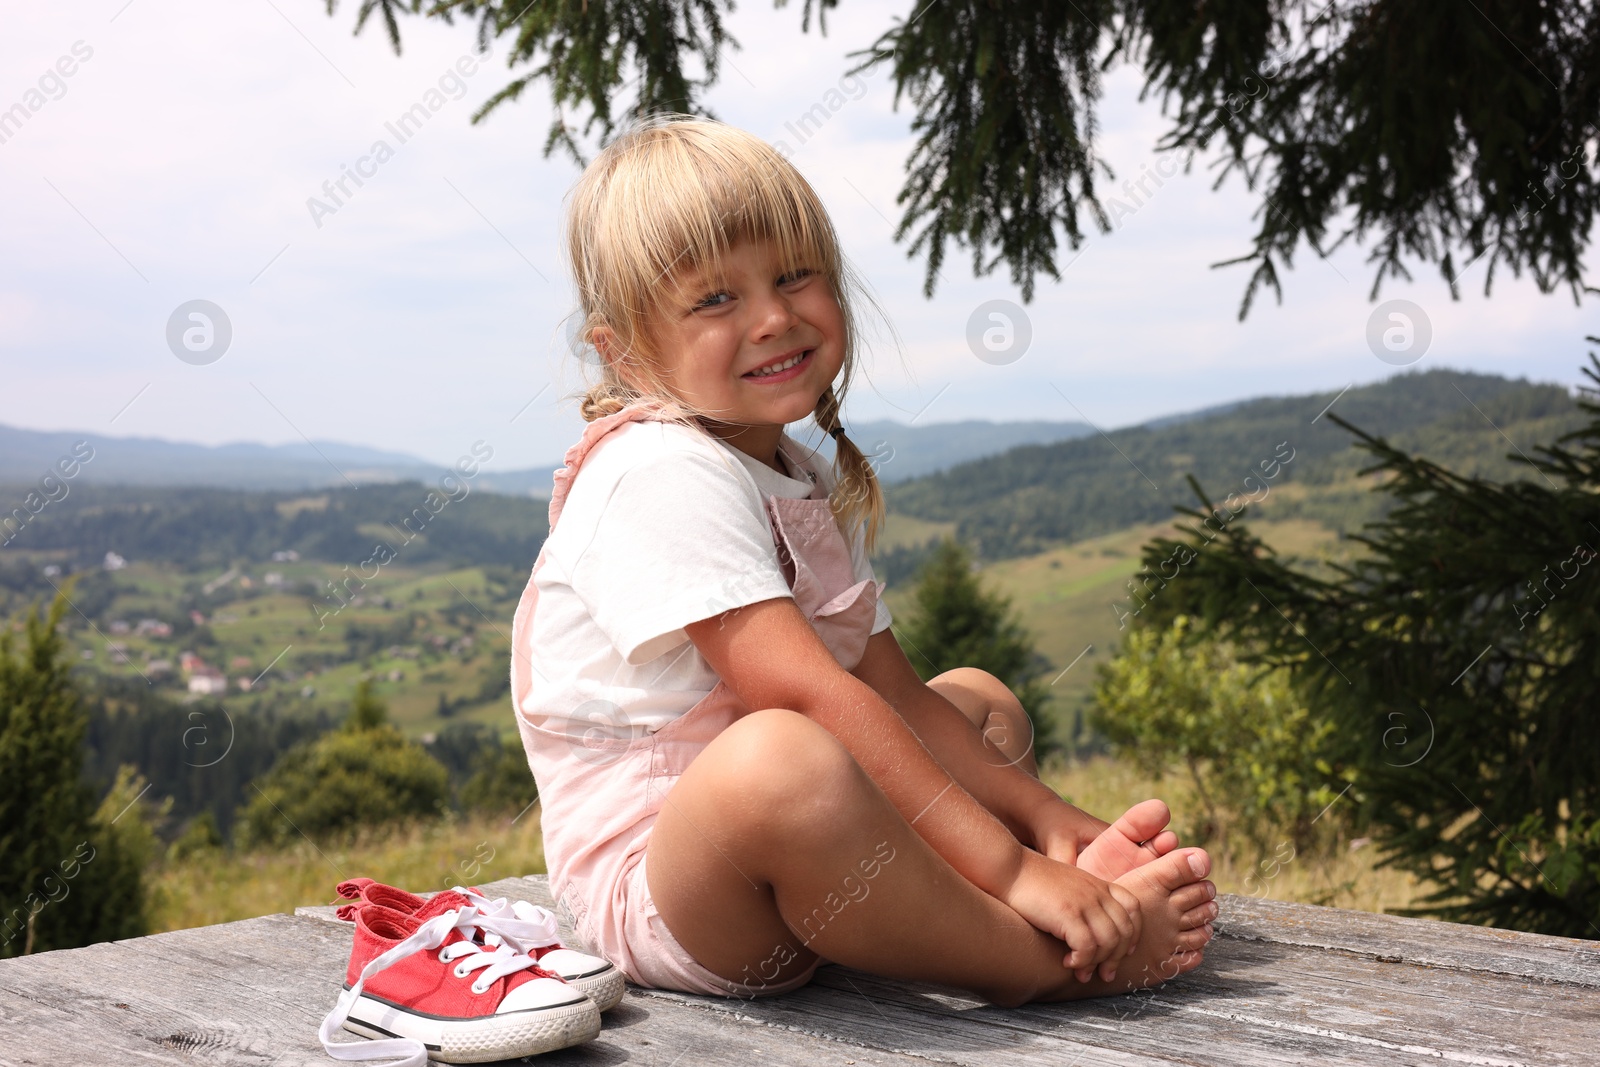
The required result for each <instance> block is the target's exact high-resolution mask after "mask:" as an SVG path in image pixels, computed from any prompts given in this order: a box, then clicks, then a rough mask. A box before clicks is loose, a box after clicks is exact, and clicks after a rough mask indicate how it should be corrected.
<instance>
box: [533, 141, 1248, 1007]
mask: <svg viewBox="0 0 1600 1067" xmlns="http://www.w3.org/2000/svg"><path fill="white" fill-rule="evenodd" d="M566 223H567V231H568V236H567V241H568V251H569V254H570V257H571V267H572V271H573V275H574V277H575V280H576V283H577V288H578V292H579V297H580V302H581V310H582V314H583V320H582V324H581V328H580V331H579V340H580V341H581V342H582V343H583V344H584V345H585V346H587V347H589V348H592V349H593V352H594V354H595V355H596V356H597V357H598V361H599V364H600V382H599V384H598V385H596V386H594V387H593V388H592V389H590V390H589V391H588V394H587V396H586V397H585V398H584V401H583V408H582V411H583V417H584V419H585V420H586V421H587V422H588V423H589V425H588V427H587V429H586V431H585V432H584V435H583V438H582V440H580V441H579V442H578V443H577V444H575V445H574V446H573V447H572V448H571V449H570V450H568V452H567V454H566V466H565V467H564V468H563V469H562V470H561V471H560V472H559V473H557V475H556V479H555V491H554V493H553V495H552V498H551V501H550V536H549V539H548V540H547V541H546V542H545V545H544V548H543V549H542V550H541V551H540V553H539V557H538V560H537V562H536V563H535V565H534V568H533V574H532V576H531V577H530V578H529V581H528V586H527V589H526V590H525V592H524V593H523V596H522V601H521V603H520V604H519V606H518V608H517V615H516V622H515V624H514V628H513V633H512V643H513V646H514V655H513V657H512V670H511V677H512V694H513V698H514V700H515V703H516V708H517V721H518V725H519V727H520V729H521V733H522V739H523V743H524V747H525V748H526V750H527V754H528V761H529V764H530V765H531V767H532V769H533V773H534V777H535V778H536V779H537V782H538V787H539V796H540V798H541V800H542V802H543V805H544V809H543V827H544V847H545V857H546V860H547V862H548V866H549V870H550V885H551V890H552V892H553V893H554V894H555V897H556V900H557V903H558V905H559V906H560V907H561V908H562V909H564V910H565V911H566V912H567V914H568V916H569V918H570V919H571V920H572V921H573V923H574V925H575V927H576V930H577V933H578V937H579V940H581V941H583V942H585V943H586V944H587V946H588V947H589V948H590V949H591V950H592V951H594V952H596V953H598V954H600V955H603V956H605V957H607V958H608V959H610V960H612V961H613V962H615V963H616V964H617V966H619V967H620V968H621V969H622V970H623V972H624V973H625V974H626V975H627V977H628V978H629V979H630V980H632V981H633V982H635V983H636V984H639V985H642V986H648V987H656V988H665V989H676V990H682V991H686V992H694V993H706V994H720V995H727V996H743V997H750V996H757V995H762V994H775V993H783V992H786V991H788V990H792V989H795V988H797V987H798V986H801V985H804V984H805V983H806V982H807V981H809V980H810V978H811V976H812V974H813V972H814V971H815V970H816V968H817V966H818V965H819V964H820V963H823V962H828V961H832V962H837V963H842V964H846V965H849V966H851V967H856V968H859V969H861V970H865V971H870V972H872V973H875V974H879V975H884V976H887V977H891V978H901V979H913V980H925V981H931V982H938V983H943V984H947V985H953V986H958V987H961V988H964V989H967V990H971V991H973V992H974V993H976V994H978V995H980V996H982V997H984V998H986V999H988V1000H990V1001H992V1002H994V1003H997V1004H1004V1005H1016V1004H1022V1003H1025V1002H1028V1001H1032V1000H1055V999H1064V998H1071V997H1082V996H1094V995H1102V994H1107V993H1114V992H1124V991H1127V990H1130V989H1134V988H1138V987H1142V986H1148V985H1151V984H1154V983H1156V982H1160V981H1162V980H1163V979H1166V978H1170V977H1172V976H1174V975H1176V974H1178V973H1180V972H1183V971H1187V970H1190V969H1192V968H1193V967H1195V966H1197V965H1198V964H1199V962H1200V959H1201V949H1202V948H1203V946H1204V945H1205V944H1206V942H1207V941H1208V940H1209V939H1210V937H1211V933H1212V929H1211V920H1212V919H1213V918H1214V917H1215V916H1216V914H1217V907H1216V904H1215V903H1214V902H1213V901H1212V898H1213V897H1214V896H1215V895H1216V894H1215V889H1214V888H1213V886H1212V884H1211V883H1210V882H1208V881H1206V880H1205V876H1206V874H1207V873H1208V871H1209V869H1210V861H1209V859H1208V857H1207V856H1206V854H1205V852H1204V851H1203V850H1201V849H1198V848H1187V849H1179V848H1177V839H1176V837H1175V836H1174V835H1173V834H1171V833H1170V832H1163V828H1164V827H1165V826H1166V823H1167V819H1168V812H1167V809H1166V806H1165V805H1163V804H1162V803H1161V802H1160V801H1146V802H1145V803H1144V804H1141V805H1138V806H1136V807H1135V808H1133V809H1131V810H1130V811H1129V812H1128V813H1127V814H1126V815H1124V816H1123V817H1122V818H1121V819H1119V820H1118V821H1117V823H1116V824H1115V825H1114V826H1110V827H1108V826H1107V824H1106V823H1104V822H1102V821H1100V820H1098V819H1096V818H1094V817H1092V816H1089V815H1086V814H1085V813H1083V812H1081V811H1079V810H1078V809H1076V808H1074V807H1073V806H1072V805H1070V804H1067V803H1065V802H1064V801H1062V800H1061V799H1060V798H1059V797H1057V796H1056V794H1055V793H1054V792H1053V791H1052V790H1051V789H1049V788H1048V787H1046V786H1044V785H1043V784H1041V783H1040V782H1039V780H1038V778H1037V777H1036V766H1035V763H1034V758H1033V755H1032V752H1031V748H1032V737H1031V734H1030V733H1029V731H1028V729H1027V725H1026V723H1027V719H1026V716H1025V715H1024V713H1023V711H1022V708H1021V706H1020V705H1019V703H1018V702H1017V700H1016V698H1015V697H1014V696H1013V695H1012V693H1011V692H1010V691H1009V690H1008V689H1007V688H1006V687H1005V686H1004V685H1003V684H1001V683H1000V682H999V681H998V680H997V679H995V678H994V677H993V676H991V675H989V674H986V673H985V672H983V671H979V670H975V669H971V668H964V669H959V670H954V671H950V672H948V673H946V674H943V675H941V676H939V677H938V678H935V679H934V680H933V681H931V682H928V683H926V684H924V683H923V682H922V681H921V680H920V679H919V678H918V677H917V674H916V672H915V671H914V670H913V669H912V667H911V664H910V662H909V661H908V660H907V659H906V656H905V654H904V653H903V652H902V651H901V649H900V646H899V644H898V643H897V642H896V640H895V638H894V635H893V633H892V632H891V630H890V617H889V612H888V610H887V609H886V607H885V606H884V604H883V602H882V600H881V599H880V597H881V594H882V586H881V585H880V584H879V583H877V582H875V581H874V580H873V573H872V567H871V565H870V564H869V563H868V560H867V555H868V552H869V551H870V549H871V546H872V544H873V541H874V538H875V537H876V535H877V532H878V529H879V527H880V525H881V523H882V520H883V497H882V493H881V491H880V489H879V486H878V483H877V480H876V478H875V477H874V474H873V471H872V469H871V467H870V465H869V464H868V462H867V460H866V458H865V457H864V456H863V455H862V453H861V452H860V450H859V449H857V448H856V446H855V445H854V444H853V443H852V442H851V441H850V439H849V437H848V436H846V434H845V431H844V427H843V426H842V425H841V423H840V408H841V405H842V402H843V398H844V394H845V390H846V388H847V386H848V384H849V382H850V380H851V377H852V374H853V371H854V368H855V363H856V343H857V322H856V318H855V316H854V314H853V305H854V301H856V300H859V299H860V297H859V292H860V288H861V287H860V285H859V282H858V281H857V280H856V278H855V275H854V274H853V272H851V271H850V269H849V268H848V266H847V265H846V263H845V261H844V259H843V256H842V255H841V253H840V249H839V246H838V241H837V238H836V236H835V233H834V230H833V227H832V225H831V223H830V222H829V219H828V217H827V214H826V213H825V212H824V210H823V207H822V204H821V202H820V201H819V200H818V198H817V196H816V194H815V192H814V191H813V190H812V189H811V187H810V185H809V184H807V182H806V181H805V179H804V178H802V177H801V176H800V174H799V173H798V172H797V171H796V170H795V169H794V167H792V166H791V165H790V164H789V163H788V161H787V160H786V159H784V158H783V157H782V156H781V155H779V154H778V153H777V152H776V151H774V150H773V148H772V147H771V146H769V145H767V144H766V143H764V142H763V141H761V140H759V139H757V138H755V137H753V136H751V135H749V134H747V133H744V132H742V131H740V130H737V129H734V128H731V127H728V126H725V125H722V124H720V123H717V122H712V121H707V120H701V119H694V118H689V117H686V116H666V117H663V118H658V119H653V120H650V121H648V122H646V123H644V124H642V125H639V126H637V127H635V128H634V129H632V130H630V131H629V132H627V133H626V134H624V135H623V136H621V137H619V138H618V139H617V140H616V141H614V142H613V143H612V144H611V145H610V146H608V147H607V148H606V149H605V150H604V151H603V152H601V153H600V155H599V156H598V158H596V159H595V161H594V162H593V163H592V164H591V165H590V166H589V167H588V169H587V170H586V171H585V172H584V174H583V176H582V178H581V179H580V180H579V182H578V184H577V186H576V187H575V189H574V190H573V193H572V195H571V198H570V203H569V206H568V216H567V220H566ZM807 416H811V417H813V418H814V419H815V421H816V423H817V425H818V426H820V427H821V428H822V429H823V430H825V431H826V432H828V433H830V434H832V435H833V437H834V438H835V439H836V441H837V452H836V458H835V460H834V463H833V469H832V470H829V469H827V467H826V465H824V464H821V463H819V462H818V460H817V457H816V454H815V453H814V452H812V451H810V450H808V449H806V448H804V447H802V446H800V445H799V444H798V443H797V442H796V441H795V440H794V439H793V438H792V437H790V436H788V435H787V434H785V432H784V428H785V427H786V426H787V425H788V424H789V423H792V422H796V421H798V420H801V419H804V418H805V417H807ZM986 736H987V737H994V738H1000V739H1002V740H1000V741H999V742H998V743H994V742H991V741H987V740H986Z"/></svg>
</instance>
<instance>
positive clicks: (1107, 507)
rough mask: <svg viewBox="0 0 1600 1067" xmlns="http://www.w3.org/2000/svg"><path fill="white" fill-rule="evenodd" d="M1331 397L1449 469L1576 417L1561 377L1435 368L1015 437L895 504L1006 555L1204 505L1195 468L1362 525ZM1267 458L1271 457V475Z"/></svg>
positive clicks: (1363, 514)
mask: <svg viewBox="0 0 1600 1067" xmlns="http://www.w3.org/2000/svg"><path fill="white" fill-rule="evenodd" d="M1336 397H1337V398H1338V399H1337V406H1336V410H1337V411H1338V413H1339V414H1340V415H1341V416H1342V417H1344V418H1345V419H1348V420H1350V421H1351V422H1354V423H1355V424H1356V425H1358V426H1361V427H1362V428H1364V429H1366V430H1368V431H1371V432H1375V433H1378V434H1381V435H1384V436H1387V437H1389V438H1390V440H1391V441H1392V442H1394V443H1395V444H1397V445H1399V446H1401V447H1403V448H1407V449H1412V450H1418V451H1422V452H1424V453H1426V454H1427V455H1428V456H1429V458H1431V459H1433V460H1435V461H1436V462H1440V463H1443V464H1445V465H1446V466H1450V467H1452V468H1454V469H1457V470H1460V471H1463V472H1471V473H1481V474H1489V475H1493V476H1496V477H1516V476H1518V474H1519V473H1521V472H1522V471H1525V468H1521V465H1520V464H1519V463H1516V462H1514V461H1512V460H1509V459H1507V458H1506V453H1508V452H1513V449H1514V446H1513V444H1512V443H1511V442H1515V443H1516V445H1520V446H1521V447H1522V448H1525V449H1526V448H1530V447H1532V446H1533V445H1535V444H1538V443H1542V442H1546V441H1550V440H1553V439H1554V438H1555V437H1557V436H1559V435H1560V434H1561V433H1563V432H1565V431H1566V430H1568V429H1571V428H1573V427H1575V426H1576V425H1578V421H1579V419H1578V416H1577V409H1576V407H1575V405H1574V403H1573V401H1572V398H1571V396H1570V395H1569V393H1568V391H1567V390H1566V389H1565V388H1563V387H1561V386H1557V385H1539V384H1532V383H1529V382H1527V381H1525V380H1522V381H1513V380H1510V379H1506V378H1501V377H1497V376H1494V375H1483V374H1466V373H1461V372H1456V371H1443V370H1435V371H1429V372H1426V373H1422V374H1404V375H1400V376H1397V377H1394V378H1390V379H1388V380H1387V381H1384V382H1380V383H1378V384H1376V385H1370V386H1363V387H1361V388H1357V389H1350V390H1349V391H1348V392H1346V393H1345V394H1344V395H1343V396H1339V395H1338V394H1337V393H1332V392H1330V393H1317V394H1311V395H1306V396H1297V397H1281V398H1278V397H1275V398H1266V399H1259V400H1252V401H1248V402H1246V403H1242V404H1239V405H1237V406H1234V407H1231V408H1229V409H1226V410H1224V411H1221V412H1219V413H1216V414H1212V415H1209V416H1205V417H1201V418H1196V419H1191V420H1186V421H1182V422H1178V423H1176V424H1166V425H1161V426H1158V427H1155V428H1151V427H1137V428H1133V429H1126V430H1115V431H1112V432H1110V433H1109V434H1106V435H1103V436H1102V435H1096V436H1094V437H1087V438H1082V439H1079V440H1074V441H1064V442H1060V443H1057V444H1051V445H1037V446H1028V447H1023V448H1016V449H1013V450H1011V451H1009V452H1006V453H1004V454H1002V455H998V456H993V457H990V458H987V459H983V460H979V461H976V462H973V463H967V464H963V465H961V466H958V467H955V468H952V469H950V470H947V471H944V472H942V473H939V474H934V475H930V476H928V477H924V478H918V479H915V480H913V481H910V482H906V483H904V484H901V485H896V486H892V487H890V488H889V490H888V500H889V508H890V510H891V511H892V512H894V513H896V514H898V515H903V516H907V517H911V518H915V519H919V520H922V521H924V522H930V523H940V524H948V525H949V527H950V528H951V529H953V530H954V531H955V532H956V533H957V535H958V536H960V537H961V538H963V539H964V540H966V541H968V542H969V543H971V544H972V545H974V546H975V547H976V548H977V550H978V551H979V553H980V554H981V555H982V556H983V557H984V558H986V559H991V560H993V559H1003V558H1009V557H1015V556H1024V555H1030V554H1033V553H1037V552H1041V551H1044V550H1046V549H1049V548H1051V547H1053V546H1057V545H1062V544H1068V543H1071V542H1074V541H1078V540H1081V539H1084V538H1088V537H1096V536H1100V535H1103V534H1109V533H1112V532H1115V531H1117V530H1120V529H1123V528H1125V527H1128V526H1132V525H1135V524H1138V523H1149V522H1160V521H1163V520H1166V519H1168V518H1170V517H1171V515H1172V509H1173V507H1174V506H1175V505H1191V504H1193V503H1194V502H1195V499H1194V494H1193V492H1192V491H1191V490H1190V489H1189V488H1188V486H1187V484H1186V483H1185V476H1186V475H1189V474H1191V473H1192V474H1194V475H1195V477H1196V478H1198V479H1199V481H1200V483H1201V485H1202V486H1203V487H1204V488H1205V489H1206V490H1207V492H1208V493H1209V494H1211V495H1212V497H1213V499H1216V500H1221V499H1223V498H1224V497H1226V496H1227V494H1229V493H1239V494H1241V495H1246V494H1254V495H1256V496H1258V497H1259V498H1260V501H1261V507H1260V509H1259V510H1260V511H1261V512H1262V513H1264V514H1266V515H1268V516H1270V517H1272V518H1274V519H1290V518H1305V519H1315V520H1317V521H1319V522H1322V523H1324V524H1325V525H1327V526H1330V527H1332V528H1334V529H1336V530H1353V529H1356V528H1359V526H1360V525H1361V523H1362V522H1365V521H1367V520H1369V519H1371V518H1374V517H1376V514H1377V512H1376V508H1377V507H1379V506H1380V501H1379V500H1378V499H1377V498H1376V497H1375V496H1374V495H1373V494H1371V493H1368V492H1367V491H1366V489H1367V483H1365V482H1364V481H1363V480H1362V479H1361V478H1360V477H1359V471H1360V468H1361V466H1362V463H1361V454H1360V453H1358V452H1356V451H1355V450H1354V449H1352V448H1351V447H1350V435H1349V434H1347V433H1345V432H1344V431H1343V430H1340V429H1339V428H1338V427H1337V426H1335V425H1333V424H1332V423H1331V422H1329V421H1328V420H1326V419H1321V418H1319V416H1320V414H1321V412H1322V411H1323V410H1324V409H1325V408H1326V407H1327V406H1328V405H1329V404H1330V403H1333V402H1334V401H1335V398H1336ZM1263 463H1267V464H1269V465H1270V464H1275V466H1269V467H1268V468H1266V469H1271V470H1274V471H1275V473H1276V477H1274V478H1273V479H1271V480H1270V481H1267V482H1264V481H1262V480H1261V476H1262V471H1263V467H1262V464H1263ZM1519 468H1520V469H1521V470H1519ZM1251 475H1254V476H1255V477H1256V481H1255V482H1253V483H1250V484H1248V485H1247V484H1246V482H1245V479H1246V478H1247V477H1250V476H1251ZM1263 491H1265V495H1263ZM902 551H904V550H902Z"/></svg>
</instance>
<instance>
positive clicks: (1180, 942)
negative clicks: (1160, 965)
mask: <svg viewBox="0 0 1600 1067" xmlns="http://www.w3.org/2000/svg"><path fill="white" fill-rule="evenodd" d="M1212 935H1213V930H1212V927H1211V924H1210V923H1206V924H1205V925H1204V926H1197V927H1195V928H1194V929H1193V930H1183V931H1181V932H1180V933H1179V934H1178V936H1177V937H1175V938H1173V939H1172V947H1173V948H1174V949H1176V950H1177V951H1178V952H1197V951H1199V950H1200V949H1202V948H1205V947H1206V945H1207V944H1208V943H1209V942H1210V941H1211V938H1212Z"/></svg>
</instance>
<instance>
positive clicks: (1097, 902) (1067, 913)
mask: <svg viewBox="0 0 1600 1067" xmlns="http://www.w3.org/2000/svg"><path fill="white" fill-rule="evenodd" d="M999 897H1000V900H1001V901H1002V902H1003V903H1004V904H1006V905H1007V906H1008V907H1010V908H1011V909H1012V910H1013V911H1015V912H1016V913H1017V914H1019V915H1021V916H1022V917H1023V918H1024V919H1027V920H1028V922H1030V923H1032V924H1033V926H1034V927H1035V928H1037V929H1039V930H1042V931H1044V932H1045V933H1047V934H1049V935H1051V936H1052V937H1055V938H1058V939H1060V940H1061V941H1064V942H1066V944H1067V946H1068V948H1069V949H1070V951H1069V952H1068V953H1067V955H1066V957H1065V958H1063V959H1062V961H1061V962H1062V965H1063V966H1065V967H1067V968H1068V969H1070V970H1071V971H1072V972H1073V973H1074V974H1075V975H1076V977H1077V979H1078V981H1080V982H1087V981H1089V980H1090V979H1092V978H1094V977H1095V975H1096V973H1097V972H1098V974H1099V976H1100V978H1101V979H1103V980H1104V981H1108V982H1109V981H1111V980H1112V979H1113V978H1115V977H1116V975H1117V964H1118V963H1119V962H1121V961H1122V959H1123V958H1124V957H1125V956H1127V955H1129V954H1130V953H1132V952H1133V950H1134V949H1135V947H1137V945H1138V943H1139V934H1140V931H1141V926H1142V924H1141V918H1140V912H1139V900H1138V898H1137V897H1135V896H1134V894H1133V893H1132V892H1131V891H1130V890H1128V889H1126V888H1125V887H1123V886H1121V885H1118V884H1116V883H1114V882H1104V881H1101V880H1100V879H1099V878H1096V877H1095V876H1094V875H1092V874H1090V873H1088V872H1087V871H1084V870H1081V869H1079V868H1077V867H1073V866H1071V865H1070V864H1066V863H1062V862H1060V861H1058V860H1054V859H1051V858H1049V857H1048V856H1042V855H1040V854H1039V853H1037V852H1029V851H1026V850H1024V851H1023V853H1022V863H1021V865H1020V867H1019V869H1018V872H1017V875H1016V877H1015V878H1014V879H1013V880H1012V882H1011V885H1010V886H1009V887H1007V888H1006V890H1005V891H1003V892H1002V893H1001V894H1000V895H999Z"/></svg>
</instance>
